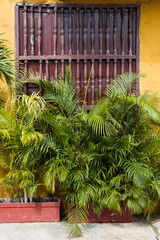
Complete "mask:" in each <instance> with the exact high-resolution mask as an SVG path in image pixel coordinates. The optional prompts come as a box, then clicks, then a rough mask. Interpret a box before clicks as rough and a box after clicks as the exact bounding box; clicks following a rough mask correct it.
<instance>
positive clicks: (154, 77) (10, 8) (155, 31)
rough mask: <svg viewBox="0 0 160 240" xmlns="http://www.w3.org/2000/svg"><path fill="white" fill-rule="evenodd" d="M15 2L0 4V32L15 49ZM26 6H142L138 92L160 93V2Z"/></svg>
mask: <svg viewBox="0 0 160 240" xmlns="http://www.w3.org/2000/svg"><path fill="white" fill-rule="evenodd" d="M18 2H23V0H22V1H18V0H1V1H0V32H4V33H5V35H4V38H6V39H7V40H9V43H8V44H9V46H10V47H11V48H12V49H13V50H14V49H15V39H14V25H15V22H14V6H15V4H16V3H18ZM24 2H27V3H55V2H57V3H81V4H83V3H84V4H87V3H97V4H98V3H99V4H100V3H115V4H116V3H122V4H123V3H141V20H140V72H142V73H146V74H147V77H145V78H142V79H141V83H140V91H141V93H143V92H144V91H146V90H148V89H150V90H152V91H156V92H157V91H160V30H159V29H160V28H159V24H160V0H139V1H136V0H121V1H120V0H59V1H58V0H53V1H52V0H26V1H24Z"/></svg>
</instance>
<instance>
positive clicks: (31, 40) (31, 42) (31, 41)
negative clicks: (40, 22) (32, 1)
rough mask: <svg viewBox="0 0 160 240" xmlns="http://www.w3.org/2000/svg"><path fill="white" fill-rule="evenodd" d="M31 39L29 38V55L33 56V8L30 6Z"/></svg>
mask: <svg viewBox="0 0 160 240" xmlns="http://www.w3.org/2000/svg"><path fill="white" fill-rule="evenodd" d="M30 32H31V38H30V44H31V55H34V13H33V6H31V28H30Z"/></svg>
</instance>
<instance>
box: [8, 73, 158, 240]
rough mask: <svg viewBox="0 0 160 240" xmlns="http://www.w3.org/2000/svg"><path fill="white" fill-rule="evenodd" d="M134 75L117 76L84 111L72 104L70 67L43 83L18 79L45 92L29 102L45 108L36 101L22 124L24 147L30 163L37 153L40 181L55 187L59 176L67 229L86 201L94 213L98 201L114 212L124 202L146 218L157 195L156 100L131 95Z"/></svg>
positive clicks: (72, 231) (72, 230)
mask: <svg viewBox="0 0 160 240" xmlns="http://www.w3.org/2000/svg"><path fill="white" fill-rule="evenodd" d="M138 77H139V75H137V74H132V73H129V74H124V75H120V76H118V77H116V78H115V80H113V81H112V83H111V85H110V86H109V87H107V89H106V91H105V93H106V97H105V98H101V99H100V100H99V101H98V102H97V103H96V104H95V105H94V106H93V107H92V108H91V109H90V111H89V113H86V112H85V111H84V110H83V109H81V108H79V107H78V101H79V99H77V97H76V88H74V84H73V81H72V78H71V77H70V74H69V70H67V72H66V74H65V81H62V80H61V79H60V78H58V80H57V81H54V82H49V81H47V80H46V79H41V78H40V77H38V76H36V77H34V76H33V75H30V76H29V77H28V78H27V79H26V80H25V81H26V82H27V81H29V82H33V83H36V84H39V85H40V86H41V87H42V88H43V91H44V96H43V97H42V98H40V97H39V98H40V100H38V101H36V103H38V106H39V102H41V101H42V102H44V105H45V107H42V106H40V107H38V110H37V111H36V114H37V115H36V116H35V115H34V114H33V116H34V117H33V118H31V119H32V121H31V122H30V120H27V124H26V127H27V129H28V127H30V124H31V126H32V127H33V129H34V130H33V132H34V134H35V132H36V137H35V139H38V140H37V141H34V143H35V144H33V145H32V149H31V153H32V154H33V153H34V154H35V156H34V158H36V154H37V152H38V160H37V162H38V161H40V160H41V159H43V163H42V165H41V169H43V170H42V173H44V174H43V180H44V183H45V185H46V187H47V188H48V189H49V190H50V191H52V192H54V191H55V186H56V182H58V183H59V186H60V188H61V190H62V192H63V193H64V195H65V197H66V201H68V202H69V203H70V204H71V205H74V206H75V210H74V209H73V211H71V218H69V220H68V221H69V225H67V229H68V232H69V235H75V236H79V235H81V234H82V232H81V229H80V226H79V225H78V224H77V222H78V221H79V222H81V223H82V222H84V221H87V214H85V213H86V211H85V209H87V207H88V205H89V204H92V205H93V206H94V209H95V211H99V210H101V209H103V208H104V207H108V208H109V209H113V210H116V211H121V205H122V204H125V206H126V207H127V208H129V209H130V210H131V211H132V212H133V213H142V212H144V213H145V214H148V216H149V215H150V213H151V212H152V211H153V210H154V207H155V206H156V204H157V203H158V201H159V199H160V182H159V171H160V169H159V145H160V137H159V131H158V130H157V131H155V129H154V126H155V125H157V127H158V125H159V119H160V112H159V107H158V104H159V101H160V99H159V98H158V97H157V96H154V95H149V94H148V93H145V94H144V95H141V96H139V97H137V96H136V84H135V83H136V80H137V78H138ZM134 84H135V85H134ZM28 99H29V97H28ZM42 99H43V100H42ZM27 105H28V104H27ZM22 119H23V118H22ZM25 121H26V120H25ZM29 129H30V128H29ZM25 131H26V130H25ZM25 131H24V134H25ZM27 133H28V134H29V136H30V131H28V130H27ZM34 134H33V135H34ZM6 136H8V133H7V134H6ZM31 136H32V134H31ZM24 139H26V138H24ZM29 139H30V141H31V142H30V141H28V140H27V142H28V144H27V143H24V145H23V148H22V152H23V149H24V146H26V147H27V149H28V148H29V149H30V147H31V146H30V143H32V139H34V138H33V137H29ZM29 146H30V147H29ZM24 151H26V150H24ZM29 156H30V153H29ZM30 161H31V160H28V161H27V162H28V163H29V162H30ZM22 162H25V161H24V159H23V161H22ZM31 163H32V161H31ZM31 166H32V164H31ZM153 203H154V204H153ZM70 219H72V221H71V220H70Z"/></svg>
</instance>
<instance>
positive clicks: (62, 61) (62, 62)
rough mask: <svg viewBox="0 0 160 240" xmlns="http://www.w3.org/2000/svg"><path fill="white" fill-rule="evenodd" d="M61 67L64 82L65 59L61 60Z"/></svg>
mask: <svg viewBox="0 0 160 240" xmlns="http://www.w3.org/2000/svg"><path fill="white" fill-rule="evenodd" d="M61 65H62V68H61V76H62V79H63V80H64V59H62V60H61Z"/></svg>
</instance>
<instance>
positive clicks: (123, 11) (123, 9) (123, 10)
mask: <svg viewBox="0 0 160 240" xmlns="http://www.w3.org/2000/svg"><path fill="white" fill-rule="evenodd" d="M124 14H125V7H122V54H123V55H124V54H125V53H124Z"/></svg>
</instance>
